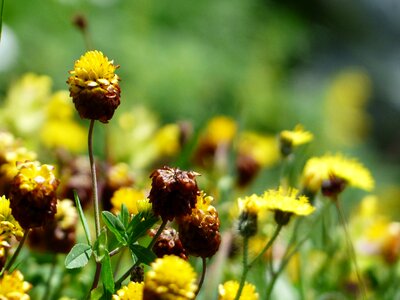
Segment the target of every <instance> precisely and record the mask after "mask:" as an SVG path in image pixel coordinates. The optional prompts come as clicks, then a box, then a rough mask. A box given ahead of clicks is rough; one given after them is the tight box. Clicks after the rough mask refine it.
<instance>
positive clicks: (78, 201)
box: [74, 190, 92, 245]
mask: <svg viewBox="0 0 400 300" xmlns="http://www.w3.org/2000/svg"><path fill="white" fill-rule="evenodd" d="M74 199H75V205H76V209H77V210H78V214H79V219H80V220H81V222H82V226H83V229H84V230H85V235H86V240H87V242H88V244H89V245H91V244H92V240H91V238H90V230H89V225H88V223H87V221H86V218H85V214H84V213H83V209H82V206H81V201H80V200H79V196H78V193H77V192H76V190H74Z"/></svg>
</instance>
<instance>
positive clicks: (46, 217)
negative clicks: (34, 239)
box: [10, 161, 59, 229]
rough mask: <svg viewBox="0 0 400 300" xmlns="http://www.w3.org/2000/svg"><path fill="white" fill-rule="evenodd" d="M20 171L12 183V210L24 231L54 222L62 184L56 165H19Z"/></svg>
mask: <svg viewBox="0 0 400 300" xmlns="http://www.w3.org/2000/svg"><path fill="white" fill-rule="evenodd" d="M18 169H19V172H18V174H17V175H16V176H15V177H14V179H13V181H12V183H11V190H10V207H11V209H12V213H13V215H14V217H15V219H16V220H17V221H18V222H19V224H20V225H21V226H22V227H23V228H24V229H27V228H33V227H40V226H43V225H45V224H46V223H47V222H49V221H52V220H53V219H54V215H55V213H56V210H57V197H56V189H57V187H58V184H59V181H58V179H57V178H56V177H55V176H54V173H53V169H54V167H53V166H50V165H40V163H39V162H37V161H36V162H25V163H19V164H18Z"/></svg>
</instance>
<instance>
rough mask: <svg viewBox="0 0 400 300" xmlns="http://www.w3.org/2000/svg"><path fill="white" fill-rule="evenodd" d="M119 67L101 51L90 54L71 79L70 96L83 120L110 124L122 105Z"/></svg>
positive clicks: (76, 67) (77, 63) (80, 61)
mask: <svg viewBox="0 0 400 300" xmlns="http://www.w3.org/2000/svg"><path fill="white" fill-rule="evenodd" d="M117 68H118V66H115V65H114V64H113V61H109V60H108V58H107V57H106V56H104V54H103V53H102V52H100V51H97V50H95V51H88V52H86V53H85V54H84V55H82V56H81V58H80V59H79V60H77V61H76V62H75V65H74V70H72V71H70V74H71V76H70V77H69V78H68V81H67V83H68V84H69V91H70V95H71V97H72V99H73V102H74V104H75V108H76V109H77V110H78V112H79V115H80V116H81V118H85V119H91V120H100V121H101V122H103V123H108V121H109V120H110V119H111V118H112V116H113V114H114V111H115V109H116V108H117V107H118V106H119V104H120V93H121V90H120V87H119V80H120V79H119V77H118V75H117V74H115V70H116V69H117Z"/></svg>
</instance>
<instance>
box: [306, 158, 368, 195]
mask: <svg viewBox="0 0 400 300" xmlns="http://www.w3.org/2000/svg"><path fill="white" fill-rule="evenodd" d="M302 177H303V186H304V187H306V188H307V189H308V190H310V191H312V192H317V191H318V190H319V189H320V188H321V186H322V183H323V182H324V181H325V180H330V179H332V178H337V179H341V180H344V182H345V184H346V185H349V186H353V187H358V188H360V189H363V190H366V191H371V190H372V189H373V188H374V179H373V178H372V175H371V173H370V172H369V170H368V169H366V168H365V167H364V166H363V165H362V164H361V163H359V162H358V161H357V160H355V159H350V158H346V157H344V156H343V155H342V154H336V155H330V154H327V155H324V156H322V157H313V158H310V159H309V160H308V161H307V163H306V165H305V167H304V170H303V176H302Z"/></svg>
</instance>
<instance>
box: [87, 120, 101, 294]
mask: <svg viewBox="0 0 400 300" xmlns="http://www.w3.org/2000/svg"><path fill="white" fill-rule="evenodd" d="M94 122H95V120H90V126H89V134H88V149H89V161H90V171H91V175H92V190H93V210H94V225H95V230H96V238H98V237H99V236H100V210H99V196H98V194H97V178H96V165H95V163H94V158H93V128H94ZM100 272H101V263H100V262H98V261H96V273H95V276H94V279H93V284H92V287H91V289H90V290H93V289H95V288H96V287H97V285H98V283H99V279H100Z"/></svg>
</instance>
